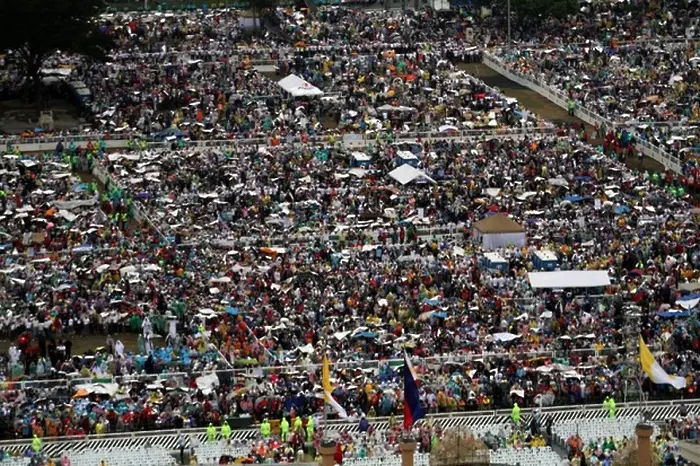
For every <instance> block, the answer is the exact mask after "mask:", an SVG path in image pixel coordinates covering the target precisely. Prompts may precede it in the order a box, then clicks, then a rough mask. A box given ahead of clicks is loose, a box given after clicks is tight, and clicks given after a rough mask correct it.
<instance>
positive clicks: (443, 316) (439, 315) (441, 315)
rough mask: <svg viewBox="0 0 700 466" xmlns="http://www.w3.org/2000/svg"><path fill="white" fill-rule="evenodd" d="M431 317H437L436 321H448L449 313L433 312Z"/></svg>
mask: <svg viewBox="0 0 700 466" xmlns="http://www.w3.org/2000/svg"><path fill="white" fill-rule="evenodd" d="M431 317H435V318H436V319H447V312H433V315H432V316H431Z"/></svg>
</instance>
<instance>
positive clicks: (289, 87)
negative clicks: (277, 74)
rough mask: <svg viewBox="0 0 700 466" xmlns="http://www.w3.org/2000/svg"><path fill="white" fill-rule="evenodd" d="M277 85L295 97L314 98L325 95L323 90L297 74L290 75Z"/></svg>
mask: <svg viewBox="0 0 700 466" xmlns="http://www.w3.org/2000/svg"><path fill="white" fill-rule="evenodd" d="M277 84H278V85H279V87H281V88H282V89H284V90H285V91H287V92H289V93H290V94H291V95H292V96H294V97H314V96H319V95H323V91H322V90H321V89H319V88H318V87H316V86H314V85H312V84H311V83H310V82H308V81H305V80H304V79H301V78H300V77H299V76H297V75H295V74H290V75H289V76H287V77H286V78H284V79H283V80H281V81H280V82H278V83H277Z"/></svg>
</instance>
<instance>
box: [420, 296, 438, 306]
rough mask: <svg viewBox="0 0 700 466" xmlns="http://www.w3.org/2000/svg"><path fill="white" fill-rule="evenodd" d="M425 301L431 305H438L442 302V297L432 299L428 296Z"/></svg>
mask: <svg viewBox="0 0 700 466" xmlns="http://www.w3.org/2000/svg"><path fill="white" fill-rule="evenodd" d="M423 302H424V303H425V304H429V305H431V306H437V305H438V304H440V298H431V299H427V298H426V299H425V300H424V301H423Z"/></svg>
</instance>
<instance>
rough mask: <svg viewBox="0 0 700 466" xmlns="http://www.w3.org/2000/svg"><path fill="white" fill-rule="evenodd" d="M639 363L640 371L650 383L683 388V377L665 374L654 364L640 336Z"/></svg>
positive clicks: (659, 366) (652, 356)
mask: <svg viewBox="0 0 700 466" xmlns="http://www.w3.org/2000/svg"><path fill="white" fill-rule="evenodd" d="M639 362H640V364H641V365H642V370H643V371H644V373H645V374H646V375H647V376H648V377H649V378H650V379H651V381H652V382H654V383H656V384H669V385H672V386H673V387H675V388H678V389H681V388H684V387H685V379H684V378H683V377H677V376H675V375H669V374H667V373H666V371H665V370H664V369H663V367H661V365H660V364H659V363H658V362H656V359H654V355H653V354H651V351H649V348H647V345H646V343H644V339H643V338H642V337H641V336H640V337H639Z"/></svg>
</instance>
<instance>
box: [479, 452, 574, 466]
mask: <svg viewBox="0 0 700 466" xmlns="http://www.w3.org/2000/svg"><path fill="white" fill-rule="evenodd" d="M490 458H491V463H492V464H519V465H520V466H548V465H557V464H560V463H561V458H560V457H559V455H557V453H556V452H554V451H552V449H551V448H550V447H542V448H522V449H516V448H500V449H498V450H495V451H491V452H490Z"/></svg>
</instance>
